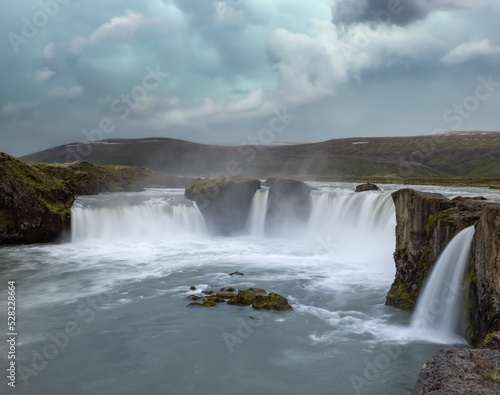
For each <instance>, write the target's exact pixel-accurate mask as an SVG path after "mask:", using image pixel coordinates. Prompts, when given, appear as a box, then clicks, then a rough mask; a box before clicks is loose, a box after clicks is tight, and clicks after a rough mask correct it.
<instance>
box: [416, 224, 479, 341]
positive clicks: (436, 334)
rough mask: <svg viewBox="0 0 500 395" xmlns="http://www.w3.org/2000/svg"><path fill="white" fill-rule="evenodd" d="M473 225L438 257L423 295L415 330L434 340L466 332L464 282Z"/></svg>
mask: <svg viewBox="0 0 500 395" xmlns="http://www.w3.org/2000/svg"><path fill="white" fill-rule="evenodd" d="M473 237H474V227H473V226H470V227H468V228H466V229H464V230H462V231H461V232H460V233H459V234H457V235H456V236H455V237H454V238H453V239H452V240H451V241H450V243H449V244H448V246H446V248H445V250H444V251H443V253H442V254H441V256H440V257H439V259H438V260H437V262H436V264H435V266H434V268H433V269H432V271H431V274H430V275H429V278H428V279H427V282H426V284H425V286H424V289H423V291H422V294H421V295H420V297H419V299H418V302H417V307H416V309H415V313H414V315H413V318H412V321H411V328H412V330H415V331H419V332H424V333H426V334H428V335H429V336H432V338H433V339H435V340H449V339H453V338H457V337H458V336H462V335H463V334H464V332H465V314H464V305H463V304H464V303H463V302H464V300H463V299H464V298H463V292H462V291H463V289H464V288H463V285H464V274H465V268H466V265H467V260H468V257H469V251H470V246H471V242H472V238H473Z"/></svg>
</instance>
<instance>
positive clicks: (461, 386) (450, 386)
mask: <svg viewBox="0 0 500 395" xmlns="http://www.w3.org/2000/svg"><path fill="white" fill-rule="evenodd" d="M499 361H500V351H496V350H469V349H466V348H449V349H442V350H439V351H437V352H436V353H435V354H434V356H433V357H432V358H431V359H430V360H429V361H428V362H427V363H426V364H425V365H424V367H423V369H422V370H421V372H420V375H419V377H418V381H417V384H416V386H415V389H414V390H413V392H412V395H425V394H432V395H452V394H453V395H473V394H478V395H479V394H481V395H495V394H496V395H498V394H500V370H499V369H500V366H499Z"/></svg>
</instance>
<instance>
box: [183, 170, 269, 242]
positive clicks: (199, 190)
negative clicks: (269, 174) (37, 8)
mask: <svg viewBox="0 0 500 395" xmlns="http://www.w3.org/2000/svg"><path fill="white" fill-rule="evenodd" d="M257 189H260V181H259V180H253V179H213V180H212V179H209V180H198V181H195V182H193V183H191V184H190V185H189V186H188V187H187V188H186V191H185V193H184V194H185V196H186V197H187V198H188V199H190V200H192V201H194V202H196V205H197V206H198V208H199V209H200V211H201V213H202V214H203V218H204V219H205V224H206V226H207V229H208V231H209V232H210V233H212V234H215V235H224V236H227V235H235V234H239V233H242V232H243V231H244V230H245V226H246V223H247V220H248V214H249V213H250V206H251V203H252V199H253V196H254V195H255V192H256V191H257Z"/></svg>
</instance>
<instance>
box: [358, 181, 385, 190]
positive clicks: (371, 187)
mask: <svg viewBox="0 0 500 395" xmlns="http://www.w3.org/2000/svg"><path fill="white" fill-rule="evenodd" d="M367 191H380V188H379V187H378V186H376V185H375V184H372V183H370V182H367V183H366V184H360V185H358V186H356V190H355V192H367Z"/></svg>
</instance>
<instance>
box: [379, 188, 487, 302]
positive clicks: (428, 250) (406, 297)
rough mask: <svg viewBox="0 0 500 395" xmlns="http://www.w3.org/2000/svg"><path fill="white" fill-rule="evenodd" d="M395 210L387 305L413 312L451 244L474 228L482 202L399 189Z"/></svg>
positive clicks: (395, 194) (394, 199) (395, 200)
mask: <svg viewBox="0 0 500 395" xmlns="http://www.w3.org/2000/svg"><path fill="white" fill-rule="evenodd" d="M392 198H393V201H394V205H395V208H396V223H397V225H396V251H395V253H394V261H395V263H396V276H395V280H394V283H393V284H392V286H391V289H390V291H389V293H388V294H387V298H386V304H388V305H391V306H395V307H398V308H401V309H404V310H410V311H411V310H413V308H414V307H415V304H416V301H417V297H418V295H419V293H420V291H421V289H422V285H423V282H424V280H425V279H426V278H427V276H428V275H429V273H430V271H431V269H432V267H433V265H434V263H435V262H436V260H437V258H438V257H439V255H440V254H441V253H442V252H443V250H444V249H445V248H446V246H447V245H448V243H449V242H450V240H451V239H452V238H453V237H454V236H455V235H456V234H457V233H459V232H460V231H461V230H463V229H465V228H467V227H469V226H472V225H474V224H475V223H476V222H477V221H478V220H479V218H480V216H481V213H482V208H483V207H484V205H485V204H486V203H485V202H483V201H482V200H475V199H456V200H453V201H452V200H449V199H447V198H446V197H444V196H443V195H441V194H435V193H425V192H418V191H414V190H412V189H401V190H399V191H396V192H394V193H393V194H392Z"/></svg>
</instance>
